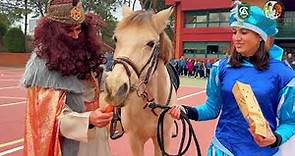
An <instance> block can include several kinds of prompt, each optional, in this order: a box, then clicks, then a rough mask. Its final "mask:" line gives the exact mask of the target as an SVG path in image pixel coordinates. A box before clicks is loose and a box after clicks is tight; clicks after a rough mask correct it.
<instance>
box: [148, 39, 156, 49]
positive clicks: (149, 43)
mask: <svg viewBox="0 0 295 156" xmlns="http://www.w3.org/2000/svg"><path fill="white" fill-rule="evenodd" d="M146 45H147V46H149V47H150V48H153V47H154V45H155V42H154V41H149V42H148V43H147V44H146Z"/></svg>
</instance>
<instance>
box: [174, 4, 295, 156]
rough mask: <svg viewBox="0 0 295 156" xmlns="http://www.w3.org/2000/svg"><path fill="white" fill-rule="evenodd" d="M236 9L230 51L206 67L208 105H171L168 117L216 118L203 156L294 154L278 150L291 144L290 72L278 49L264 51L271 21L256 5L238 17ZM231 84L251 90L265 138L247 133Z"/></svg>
mask: <svg viewBox="0 0 295 156" xmlns="http://www.w3.org/2000/svg"><path fill="white" fill-rule="evenodd" d="M241 5H244V4H241V3H239V4H237V5H236V7H235V8H234V9H233V10H232V11H231V16H230V26H231V27H232V30H233V35H232V40H233V48H232V51H231V53H230V55H229V56H228V57H227V58H225V59H222V60H220V61H219V62H217V63H215V64H214V65H213V67H212V70H211V74H210V77H209V80H208V84H207V95H208V100H207V101H206V103H205V104H203V105H201V106H197V107H189V106H176V107H174V108H173V109H171V111H170V114H171V116H172V117H174V118H177V119H178V118H179V116H180V110H181V109H183V110H184V111H185V112H186V113H187V115H188V117H189V118H190V119H192V120H196V121H205V120H212V119H216V118H217V117H218V116H219V121H218V125H217V128H216V131H215V136H214V138H213V140H212V143H211V145H210V147H209V150H208V155H209V156H211V155H212V156H213V155H214V156H233V155H234V156H271V155H285V156H286V155H287V156H291V155H295V154H294V153H290V152H289V153H288V152H287V151H286V149H284V150H282V147H284V146H286V147H287V146H289V147H290V146H292V145H290V144H293V145H295V137H294V134H295V109H294V108H295V107H294V105H295V72H294V71H293V70H292V69H290V68H289V67H288V66H287V65H286V64H285V63H284V62H283V61H281V58H282V54H283V50H282V49H281V48H280V47H278V46H276V45H272V46H270V47H271V48H267V44H266V43H268V42H269V40H270V38H272V37H273V36H274V35H275V34H277V32H278V30H277V28H276V21H275V20H272V19H270V18H267V17H266V16H265V14H264V12H263V10H262V9H261V8H259V7H257V6H249V5H248V6H247V8H246V10H242V12H239V11H238V8H241ZM239 6H240V7H239ZM239 10H240V9H239ZM243 11H244V12H243ZM245 11H246V12H245ZM241 15H242V16H241ZM237 81H240V82H243V83H246V84H249V85H251V87H252V89H253V92H254V94H255V97H256V98H257V101H258V103H259V105H260V107H261V110H262V113H263V115H264V117H265V119H266V121H267V125H268V127H269V135H268V136H267V137H262V136H259V135H255V134H253V133H251V132H250V131H251V130H250V129H251V128H253V127H251V126H250V125H249V124H248V123H247V121H246V120H245V119H244V117H243V115H242V113H241V111H240V109H239V107H238V105H237V103H236V100H235V98H234V96H233V93H232V88H233V86H234V84H235V83H236V82H237ZM293 148H294V147H293ZM283 152H285V153H284V154H282V153H283Z"/></svg>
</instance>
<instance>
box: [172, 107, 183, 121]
mask: <svg viewBox="0 0 295 156" xmlns="http://www.w3.org/2000/svg"><path fill="white" fill-rule="evenodd" d="M181 111H184V112H185V109H184V108H183V107H182V106H181V105H174V106H172V107H171V109H170V110H169V114H170V115H171V117H172V118H174V119H177V120H179V119H180V114H181Z"/></svg>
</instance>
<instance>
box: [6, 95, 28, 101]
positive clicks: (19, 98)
mask: <svg viewBox="0 0 295 156" xmlns="http://www.w3.org/2000/svg"><path fill="white" fill-rule="evenodd" d="M0 99H17V100H25V99H27V98H26V97H14V96H0Z"/></svg>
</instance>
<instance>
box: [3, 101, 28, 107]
mask: <svg viewBox="0 0 295 156" xmlns="http://www.w3.org/2000/svg"><path fill="white" fill-rule="evenodd" d="M24 103H26V101H20V102H14V103H9V104H2V105H0V107H7V106H14V105H20V104H24Z"/></svg>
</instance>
